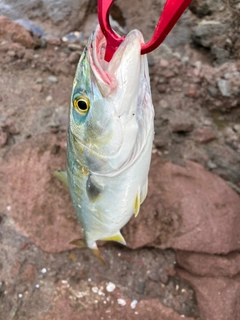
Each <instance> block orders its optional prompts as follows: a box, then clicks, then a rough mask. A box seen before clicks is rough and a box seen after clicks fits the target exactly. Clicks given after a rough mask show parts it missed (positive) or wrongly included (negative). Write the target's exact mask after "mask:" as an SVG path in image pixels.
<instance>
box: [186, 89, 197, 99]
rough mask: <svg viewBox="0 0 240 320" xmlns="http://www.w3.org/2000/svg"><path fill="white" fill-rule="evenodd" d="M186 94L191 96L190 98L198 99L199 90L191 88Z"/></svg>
mask: <svg viewBox="0 0 240 320" xmlns="http://www.w3.org/2000/svg"><path fill="white" fill-rule="evenodd" d="M186 96H187V97H189V98H193V99H196V98H197V97H198V92H197V90H195V89H193V88H191V89H189V90H188V92H187V93H186Z"/></svg>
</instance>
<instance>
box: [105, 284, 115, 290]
mask: <svg viewBox="0 0 240 320" xmlns="http://www.w3.org/2000/svg"><path fill="white" fill-rule="evenodd" d="M115 288H116V286H115V284H114V283H112V282H109V283H108V284H107V287H106V290H107V291H108V292H113V291H114V290H115Z"/></svg>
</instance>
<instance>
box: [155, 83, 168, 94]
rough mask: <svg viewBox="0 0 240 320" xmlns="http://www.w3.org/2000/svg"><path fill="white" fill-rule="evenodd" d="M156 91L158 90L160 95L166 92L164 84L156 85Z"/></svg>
mask: <svg viewBox="0 0 240 320" xmlns="http://www.w3.org/2000/svg"><path fill="white" fill-rule="evenodd" d="M157 90H158V92H160V93H164V92H166V90H167V86H166V84H158V85H157Z"/></svg>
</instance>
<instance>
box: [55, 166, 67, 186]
mask: <svg viewBox="0 0 240 320" xmlns="http://www.w3.org/2000/svg"><path fill="white" fill-rule="evenodd" d="M53 174H54V176H55V177H56V178H58V180H60V181H61V182H62V183H63V184H64V185H65V186H66V187H67V188H68V180H67V171H63V170H59V171H53Z"/></svg>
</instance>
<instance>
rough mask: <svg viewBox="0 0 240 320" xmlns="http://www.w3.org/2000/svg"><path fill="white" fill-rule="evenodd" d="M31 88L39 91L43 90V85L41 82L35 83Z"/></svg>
mask: <svg viewBox="0 0 240 320" xmlns="http://www.w3.org/2000/svg"><path fill="white" fill-rule="evenodd" d="M33 90H34V91H36V92H39V93H40V92H42V91H43V85H42V84H35V85H34V86H33Z"/></svg>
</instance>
